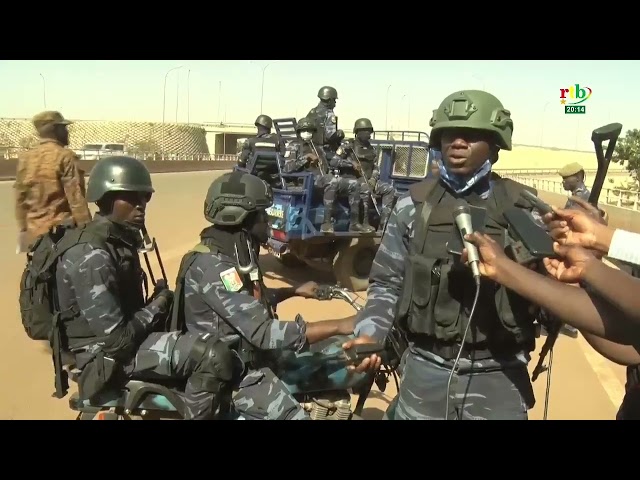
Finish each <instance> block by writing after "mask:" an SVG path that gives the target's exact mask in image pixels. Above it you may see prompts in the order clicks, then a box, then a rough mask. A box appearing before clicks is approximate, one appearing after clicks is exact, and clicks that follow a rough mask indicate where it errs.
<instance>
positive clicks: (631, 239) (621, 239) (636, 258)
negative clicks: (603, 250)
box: [607, 229, 640, 265]
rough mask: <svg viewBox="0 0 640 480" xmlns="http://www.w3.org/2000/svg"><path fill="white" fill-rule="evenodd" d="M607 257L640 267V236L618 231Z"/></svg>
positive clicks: (612, 240) (614, 234)
mask: <svg viewBox="0 0 640 480" xmlns="http://www.w3.org/2000/svg"><path fill="white" fill-rule="evenodd" d="M607 256H609V257H611V258H615V259H616V260H621V261H623V262H627V263H633V264H634V265H640V234H637V233H633V232H627V231H626V230H620V229H616V231H615V232H613V237H612V238H611V246H610V247H609V253H608V254H607Z"/></svg>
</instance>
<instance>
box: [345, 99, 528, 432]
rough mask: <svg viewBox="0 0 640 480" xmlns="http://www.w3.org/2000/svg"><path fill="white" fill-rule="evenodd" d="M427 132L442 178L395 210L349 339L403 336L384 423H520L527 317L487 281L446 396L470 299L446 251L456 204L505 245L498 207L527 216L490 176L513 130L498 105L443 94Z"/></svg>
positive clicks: (461, 269) (515, 190)
mask: <svg viewBox="0 0 640 480" xmlns="http://www.w3.org/2000/svg"><path fill="white" fill-rule="evenodd" d="M431 126H432V127H433V129H432V131H431V142H432V146H433V147H434V148H436V149H438V150H441V151H442V162H441V164H440V176H439V178H436V179H428V180H425V181H424V182H421V183H419V184H416V185H414V186H412V187H411V188H410V192H408V193H407V194H405V195H403V196H402V197H401V198H400V199H399V200H398V202H397V203H396V205H395V207H394V209H393V211H392V214H391V217H390V218H389V222H388V224H387V229H386V232H385V234H384V236H383V238H382V243H381V245H380V248H379V250H378V253H377V255H376V257H375V260H374V262H373V267H372V269H371V275H370V287H369V290H368V298H367V303H366V305H365V308H364V309H363V310H362V311H361V312H360V314H359V315H358V322H357V324H356V328H355V333H356V335H358V336H361V337H364V338H363V339H362V340H361V341H365V342H366V341H372V340H376V341H381V340H382V339H384V337H385V336H386V335H387V333H388V332H389V329H390V327H391V325H392V324H393V323H394V322H398V325H399V326H401V327H402V328H403V329H404V330H405V331H406V333H407V337H408V340H409V343H410V347H409V351H408V353H407V354H406V356H405V364H404V370H403V378H402V383H401V385H400V392H399V395H398V397H397V402H396V403H397V405H396V407H395V408H391V409H390V411H389V412H388V414H389V416H390V417H391V418H392V419H406V420H409V419H420V420H430V419H444V418H445V416H446V417H448V418H449V419H456V418H457V419H520V420H524V419H527V409H528V408H530V407H531V406H532V405H533V403H534V399H533V391H532V388H531V383H530V381H529V376H528V372H527V363H528V361H529V359H530V358H529V354H530V352H531V351H532V350H533V349H534V347H535V329H534V324H533V322H534V318H535V317H534V314H532V313H530V311H529V307H530V304H528V303H527V302H525V301H524V300H523V299H522V298H521V297H518V296H517V295H514V294H513V293H512V292H508V291H507V290H506V289H505V288H504V287H502V286H500V285H497V284H495V283H492V282H490V281H487V280H486V279H483V280H482V287H481V290H480V297H479V301H478V305H477V308H476V312H475V314H474V318H473V321H472V324H471V326H470V331H469V335H468V336H467V343H466V344H465V345H464V347H463V351H462V353H461V360H460V362H459V369H458V370H457V372H456V373H455V374H454V376H453V380H452V383H451V390H450V391H447V381H448V378H449V374H450V372H451V368H452V365H453V362H454V359H455V357H456V355H457V354H458V352H459V350H460V348H461V345H460V342H461V340H462V335H463V332H464V329H465V327H466V325H467V322H468V316H469V311H470V307H471V303H472V300H473V297H474V292H475V285H474V281H473V277H472V275H471V271H470V269H469V268H468V267H467V266H466V265H463V264H461V263H460V262H459V261H457V260H455V259H454V258H453V256H452V255H451V254H449V253H448V252H447V247H446V243H447V242H448V240H449V239H450V238H451V235H452V234H453V233H455V230H454V229H456V227H455V223H454V220H453V215H452V213H453V208H454V206H455V205H456V203H455V198H456V197H462V198H464V199H465V200H466V201H467V202H468V203H470V204H472V205H476V206H480V207H484V208H486V209H487V224H486V227H485V233H487V234H488V235H491V236H493V237H495V238H496V239H497V241H498V242H504V241H505V238H504V231H505V228H506V227H507V224H506V220H505V219H504V217H503V214H502V213H503V211H504V209H505V208H506V207H509V206H513V205H515V206H516V207H518V208H522V209H524V210H526V211H528V210H529V209H530V208H531V207H530V206H528V205H527V206H525V205H524V204H521V203H519V193H520V191H521V190H522V189H523V188H527V187H524V186H523V185H521V184H518V183H516V182H513V181H511V180H508V179H502V178H500V177H499V176H498V175H496V174H493V173H492V172H491V165H492V160H495V158H497V150H498V149H499V148H504V149H506V150H511V135H512V132H513V121H512V120H511V115H510V112H509V111H508V110H506V109H505V108H504V107H503V106H502V104H501V103H500V101H499V100H498V99H497V98H496V97H494V96H493V95H491V94H489V93H487V92H483V91H477V90H470V91H460V92H456V93H454V94H452V95H449V96H448V97H447V98H446V99H445V100H444V101H443V102H442V104H441V105H440V107H439V108H438V109H437V110H435V111H434V114H433V118H432V119H431ZM529 190H532V189H529ZM532 311H534V309H532ZM396 312H397V316H396ZM447 397H449V410H448V411H446V405H447ZM445 411H446V412H445ZM445 413H446V415H445Z"/></svg>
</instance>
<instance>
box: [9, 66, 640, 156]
mask: <svg viewBox="0 0 640 480" xmlns="http://www.w3.org/2000/svg"><path fill="white" fill-rule="evenodd" d="M272 62H275V63H272ZM269 63H272V64H271V65H269V66H268V68H267V69H266V71H265V81H264V108H263V110H264V112H263V113H266V114H268V115H270V116H271V117H273V118H277V117H289V116H295V117H297V118H299V117H300V116H304V115H305V114H306V113H307V112H308V111H309V109H310V108H312V107H313V106H315V105H316V104H317V102H318V99H317V97H316V93H317V91H318V89H319V88H320V87H321V86H323V85H331V86H333V87H335V88H336V89H337V90H338V96H339V99H338V104H337V107H336V110H335V111H336V114H337V115H338V123H339V126H340V127H341V128H342V129H343V130H344V131H345V133H347V135H348V136H349V135H351V131H352V128H353V122H354V121H355V119H356V118H359V117H368V118H370V119H371V120H372V122H373V124H374V127H376V128H377V129H379V130H383V129H385V116H386V97H387V87H388V85H391V88H390V89H389V97H388V98H389V108H388V125H387V127H388V129H392V128H393V129H395V130H405V129H410V130H420V131H424V132H427V133H428V132H429V130H430V127H429V119H430V118H431V112H432V110H433V109H434V108H436V107H437V106H438V104H439V103H440V102H441V101H442V100H443V99H444V97H445V96H447V95H448V94H450V93H452V92H454V91H456V90H459V89H485V90H487V91H489V92H491V93H493V94H494V95H496V96H497V97H498V98H499V99H500V100H501V101H502V102H503V104H504V106H505V108H507V109H509V110H511V113H512V118H513V120H514V123H515V132H514V143H520V144H529V145H540V143H541V136H542V134H543V135H544V136H543V141H542V143H543V144H544V145H545V146H555V147H560V148H569V149H574V148H578V149H580V150H592V149H593V147H592V143H591V141H590V137H591V131H592V130H593V129H594V128H596V127H598V126H601V125H604V124H606V123H610V122H620V123H622V124H623V132H625V131H626V130H627V129H632V128H640V118H639V115H638V112H640V108H639V107H640V98H637V97H635V96H634V95H631V94H630V93H629V91H630V90H633V89H634V87H633V85H635V84H637V82H638V78H639V73H640V61H637V60H635V61H559V60H555V61H506V60H505V61H461V60H456V61H453V60H452V61H431V60H419V61H418V60H415V61H410V60H403V61H390V60H385V61H370V60H367V61H361V60H339V61H306V60H305V61H302V60H279V61H263V60H260V61H255V62H252V61H249V60H197V61H196V60H153V61H150V60H135V61H131V60H126V61H124V60H118V61H116V60H113V61H103V60H100V61H97V60H75V61H66V60H65V61H49V60H47V61H36V60H29V61H26V60H25V61H0V117H4V118H30V117H31V116H32V115H33V114H34V113H37V112H38V111H40V110H43V109H44V98H43V84H44V85H46V106H47V109H49V110H60V111H61V112H62V113H63V115H65V116H66V117H68V118H72V119H84V120H143V121H156V122H160V121H162V111H163V91H164V79H165V74H166V72H167V71H168V70H169V69H171V68H173V67H176V66H179V65H182V66H183V67H182V68H181V69H179V70H174V71H172V72H171V73H169V75H168V77H167V88H166V104H165V105H166V116H165V119H166V121H167V122H175V121H176V98H177V99H178V121H179V122H187V120H188V119H189V120H190V121H191V122H216V121H221V120H224V121H226V122H229V123H253V121H254V120H255V117H256V116H257V115H258V114H259V113H260V91H261V84H262V67H263V66H264V65H266V64H269ZM189 71H190V73H189ZM40 74H42V76H43V77H44V79H45V81H44V82H43V79H42V77H41V76H40ZM187 77H189V81H188V82H187ZM576 83H577V84H579V85H580V86H581V87H589V88H591V89H592V92H593V93H592V95H591V98H589V100H587V101H586V102H585V103H584V105H585V106H586V114H584V115H566V114H565V113H564V107H563V106H562V105H561V104H560V89H561V88H568V87H570V86H571V85H575V84H576ZM220 84H221V85H222V88H221V94H219V91H220V88H219V87H220ZM187 100H189V101H187ZM187 104H188V105H189V108H188V109H187ZM543 120H544V132H543V129H542V125H543Z"/></svg>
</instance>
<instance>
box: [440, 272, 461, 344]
mask: <svg viewBox="0 0 640 480" xmlns="http://www.w3.org/2000/svg"><path fill="white" fill-rule="evenodd" d="M452 267H453V264H452V263H449V262H448V261H446V260H445V261H443V262H442V263H441V264H440V284H439V287H438V295H437V297H435V298H433V303H434V309H433V315H434V327H435V336H436V338H438V339H439V340H443V341H458V340H459V338H458V337H459V336H460V334H459V331H458V330H459V327H458V320H459V317H460V311H461V305H460V302H459V301H458V300H456V299H455V298H454V296H453V295H452V294H451V290H452V285H451V274H452V273H453V272H451V270H452Z"/></svg>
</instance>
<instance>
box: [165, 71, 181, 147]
mask: <svg viewBox="0 0 640 480" xmlns="http://www.w3.org/2000/svg"><path fill="white" fill-rule="evenodd" d="M179 68H182V65H179V66H177V67H173V68H170V69H169V70H168V71H167V73H165V75H164V90H163V93H162V157H163V158H164V118H165V112H166V107H167V77H168V76H169V74H170V73H171V72H173V71H174V70H178V69H179Z"/></svg>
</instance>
